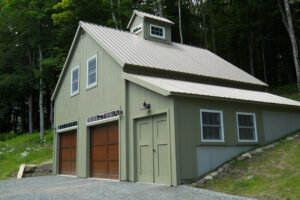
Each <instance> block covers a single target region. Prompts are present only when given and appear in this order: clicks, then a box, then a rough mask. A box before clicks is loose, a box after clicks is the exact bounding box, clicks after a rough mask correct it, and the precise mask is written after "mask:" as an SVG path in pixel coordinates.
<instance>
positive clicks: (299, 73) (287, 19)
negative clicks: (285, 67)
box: [277, 0, 300, 95]
mask: <svg viewBox="0 0 300 200" xmlns="http://www.w3.org/2000/svg"><path fill="white" fill-rule="evenodd" d="M277 3H278V6H279V10H280V13H281V17H282V22H283V24H284V26H285V28H286V30H287V32H288V34H289V37H290V40H291V45H292V50H293V57H294V63H295V70H296V77H297V85H298V94H299V95H300V61H299V51H298V45H297V39H296V36H295V32H294V26H293V20H292V15H291V10H290V5H289V1H288V0H284V7H285V11H284V10H283V8H282V6H281V3H280V1H279V0H277Z"/></svg>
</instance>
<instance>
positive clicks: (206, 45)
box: [202, 15, 208, 49]
mask: <svg viewBox="0 0 300 200" xmlns="http://www.w3.org/2000/svg"><path fill="white" fill-rule="evenodd" d="M202 18H203V26H204V40H205V49H207V47H208V42H207V32H206V21H205V15H202Z"/></svg>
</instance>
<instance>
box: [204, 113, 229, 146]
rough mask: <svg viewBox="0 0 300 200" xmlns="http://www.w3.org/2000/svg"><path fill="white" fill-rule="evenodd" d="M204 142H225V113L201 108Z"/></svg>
mask: <svg viewBox="0 0 300 200" xmlns="http://www.w3.org/2000/svg"><path fill="white" fill-rule="evenodd" d="M200 120H201V131H202V135H201V136H202V142H224V128H223V113H222V111H215V110H200Z"/></svg>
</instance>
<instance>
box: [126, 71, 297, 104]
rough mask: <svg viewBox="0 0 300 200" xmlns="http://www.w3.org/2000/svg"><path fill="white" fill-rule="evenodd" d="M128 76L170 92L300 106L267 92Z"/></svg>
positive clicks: (295, 102) (133, 75)
mask: <svg viewBox="0 0 300 200" xmlns="http://www.w3.org/2000/svg"><path fill="white" fill-rule="evenodd" d="M126 76H127V77H133V78H135V79H137V80H139V81H143V82H144V83H147V84H151V85H153V86H155V87H157V88H159V89H160V90H161V91H165V93H166V92H169V93H170V94H172V93H175V94H176V93H179V94H186V95H199V96H205V97H215V98H224V99H235V100H242V101H250V102H261V103H268V104H280V105H288V106H297V107H300V102H298V101H294V100H291V99H287V98H284V97H281V96H277V95H273V94H270V93H267V92H260V91H253V90H245V89H238V88H230V87H224V86H216V85H209V84H203V83H195V82H188V81H182V80H174V79H167V78H158V77H152V76H143V75H135V74H127V73H124V77H125V78H126ZM128 80H129V79H128ZM131 80H132V79H131ZM136 83H137V82H136Z"/></svg>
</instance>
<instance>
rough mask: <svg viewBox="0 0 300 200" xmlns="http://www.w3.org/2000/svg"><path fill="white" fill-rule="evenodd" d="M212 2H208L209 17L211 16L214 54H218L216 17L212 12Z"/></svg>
mask: <svg viewBox="0 0 300 200" xmlns="http://www.w3.org/2000/svg"><path fill="white" fill-rule="evenodd" d="M211 1H212V0H209V1H208V5H209V15H210V25H211V37H212V46H213V52H214V53H216V52H217V50H216V37H215V25H214V16H213V12H212V7H211Z"/></svg>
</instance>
